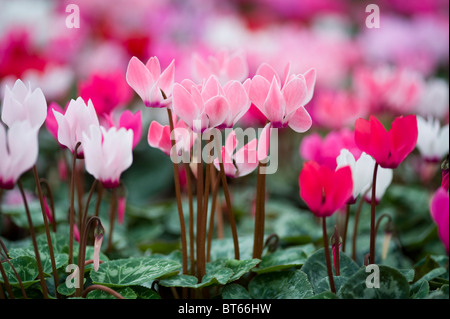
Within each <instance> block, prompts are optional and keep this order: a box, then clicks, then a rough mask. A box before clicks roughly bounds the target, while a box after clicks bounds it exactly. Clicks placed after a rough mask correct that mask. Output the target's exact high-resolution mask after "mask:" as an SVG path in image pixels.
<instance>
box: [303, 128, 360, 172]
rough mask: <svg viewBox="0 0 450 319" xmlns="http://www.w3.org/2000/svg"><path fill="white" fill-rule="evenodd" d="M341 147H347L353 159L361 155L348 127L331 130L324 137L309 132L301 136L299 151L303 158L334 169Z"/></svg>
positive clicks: (353, 134)
mask: <svg viewBox="0 0 450 319" xmlns="http://www.w3.org/2000/svg"><path fill="white" fill-rule="evenodd" d="M342 149H347V150H348V151H349V152H350V153H351V154H352V155H353V157H354V158H355V160H358V159H359V157H360V156H361V150H360V149H359V148H358V146H356V143H355V133H354V132H353V131H352V130H350V129H348V128H344V129H342V130H339V131H331V132H330V133H329V134H328V135H326V136H325V137H324V138H322V137H321V136H320V135H319V134H318V133H312V134H309V135H308V136H305V137H304V138H303V140H302V142H301V144H300V148H299V151H300V156H301V157H302V158H303V159H305V160H307V161H314V162H317V163H318V164H320V165H326V166H328V167H329V168H331V169H335V168H336V158H337V157H338V156H339V154H340V152H341V150H342Z"/></svg>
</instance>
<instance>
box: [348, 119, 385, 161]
mask: <svg viewBox="0 0 450 319" xmlns="http://www.w3.org/2000/svg"><path fill="white" fill-rule="evenodd" d="M388 141H389V138H388V133H387V131H386V129H385V128H384V126H383V125H382V124H381V123H380V122H379V121H378V120H377V119H376V118H375V117H374V116H370V119H369V121H367V120H365V119H362V118H359V119H357V120H356V122H355V142H356V145H357V146H358V147H359V148H360V149H361V151H363V152H365V153H367V154H369V155H371V156H372V157H373V158H374V159H375V161H377V163H379V164H381V163H385V162H386V161H387V159H388V156H389V142H388Z"/></svg>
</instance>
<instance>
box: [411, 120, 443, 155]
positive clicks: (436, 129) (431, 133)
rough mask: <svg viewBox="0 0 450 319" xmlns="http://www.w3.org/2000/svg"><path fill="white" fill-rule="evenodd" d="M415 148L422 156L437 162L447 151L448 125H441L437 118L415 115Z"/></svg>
mask: <svg viewBox="0 0 450 319" xmlns="http://www.w3.org/2000/svg"><path fill="white" fill-rule="evenodd" d="M417 129H418V132H419V135H418V138H417V149H418V150H419V151H420V154H421V155H422V158H424V159H425V160H426V161H429V162H435V163H436V162H439V161H441V160H442V158H443V157H444V156H445V155H446V154H448V151H449V125H448V124H447V125H445V126H443V127H441V125H440V123H439V121H438V120H437V119H433V118H431V117H429V118H427V119H424V118H423V117H421V116H417Z"/></svg>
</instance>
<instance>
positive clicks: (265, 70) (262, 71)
mask: <svg viewBox="0 0 450 319" xmlns="http://www.w3.org/2000/svg"><path fill="white" fill-rule="evenodd" d="M256 74H257V75H261V76H262V77H264V78H265V79H266V80H267V81H269V82H270V81H272V79H273V78H275V79H276V81H277V84H278V85H279V86H281V84H282V83H281V81H280V77H279V76H278V74H277V72H276V71H275V70H274V68H273V67H272V66H270V65H269V64H267V63H262V64H261V65H260V66H259V68H258V70H256Z"/></svg>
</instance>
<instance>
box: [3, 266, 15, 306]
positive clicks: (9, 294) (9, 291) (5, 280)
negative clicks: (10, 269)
mask: <svg viewBox="0 0 450 319" xmlns="http://www.w3.org/2000/svg"><path fill="white" fill-rule="evenodd" d="M0 273H1V274H2V277H3V283H4V285H5V288H6V291H7V292H8V296H9V298H11V299H15V298H16V297H15V296H14V293H13V291H12V289H11V285H10V284H9V280H8V276H7V275H6V273H5V269H4V268H3V265H2V263H1V262H0ZM0 286H1V285H0Z"/></svg>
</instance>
